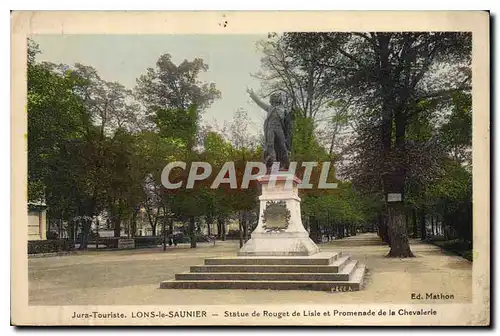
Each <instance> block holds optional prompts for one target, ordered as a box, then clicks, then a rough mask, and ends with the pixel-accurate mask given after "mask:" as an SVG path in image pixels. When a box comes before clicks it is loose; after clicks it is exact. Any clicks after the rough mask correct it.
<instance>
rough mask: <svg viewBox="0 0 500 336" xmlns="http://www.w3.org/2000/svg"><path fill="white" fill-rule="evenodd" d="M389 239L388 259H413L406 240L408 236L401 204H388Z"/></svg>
mask: <svg viewBox="0 0 500 336" xmlns="http://www.w3.org/2000/svg"><path fill="white" fill-rule="evenodd" d="M388 212H389V221H388V223H387V224H388V230H389V239H390V246H391V250H390V251H389V254H387V256H388V257H391V258H407V257H414V256H415V255H414V254H413V252H412V251H411V249H410V243H409V240H408V234H407V232H406V227H405V223H404V220H405V218H404V217H405V216H404V211H403V209H402V205H401V204H389V205H388Z"/></svg>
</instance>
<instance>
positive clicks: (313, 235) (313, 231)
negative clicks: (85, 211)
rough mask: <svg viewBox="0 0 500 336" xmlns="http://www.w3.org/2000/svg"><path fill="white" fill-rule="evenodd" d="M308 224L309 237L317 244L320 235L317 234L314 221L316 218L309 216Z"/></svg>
mask: <svg viewBox="0 0 500 336" xmlns="http://www.w3.org/2000/svg"><path fill="white" fill-rule="evenodd" d="M309 223H310V229H311V232H310V233H309V236H310V237H311V239H312V241H314V242H315V243H319V242H320V238H321V237H320V235H321V233H320V232H319V223H318V219H316V217H314V216H310V217H309Z"/></svg>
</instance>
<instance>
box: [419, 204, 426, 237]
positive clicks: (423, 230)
mask: <svg viewBox="0 0 500 336" xmlns="http://www.w3.org/2000/svg"><path fill="white" fill-rule="evenodd" d="M425 217H426V216H425V210H420V237H421V238H422V240H425V239H427V225H426V224H427V223H426V218H425Z"/></svg>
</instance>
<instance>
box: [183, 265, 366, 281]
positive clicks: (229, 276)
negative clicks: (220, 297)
mask: <svg viewBox="0 0 500 336" xmlns="http://www.w3.org/2000/svg"><path fill="white" fill-rule="evenodd" d="M356 265H357V261H350V262H349V263H348V264H346V265H345V267H343V268H342V271H341V272H339V273H271V272H268V273H248V272H237V273H215V272H208V273H190V272H186V273H180V274H176V275H175V279H176V280H266V281H347V280H349V278H350V276H351V274H352V273H353V271H354V270H355V268H356Z"/></svg>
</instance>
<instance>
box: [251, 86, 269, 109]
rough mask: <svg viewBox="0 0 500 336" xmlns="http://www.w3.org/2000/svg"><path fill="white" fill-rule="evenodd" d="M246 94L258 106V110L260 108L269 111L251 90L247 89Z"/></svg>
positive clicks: (266, 105)
mask: <svg viewBox="0 0 500 336" xmlns="http://www.w3.org/2000/svg"><path fill="white" fill-rule="evenodd" d="M247 92H248V94H249V95H250V98H252V100H253V101H254V102H255V103H256V104H257V105H259V106H260V108H262V109H263V110H265V111H267V112H269V110H270V109H271V106H270V105H268V104H266V103H264V102H263V101H262V100H261V99H260V98H259V96H257V95H256V94H255V92H254V91H253V90H252V89H247Z"/></svg>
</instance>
